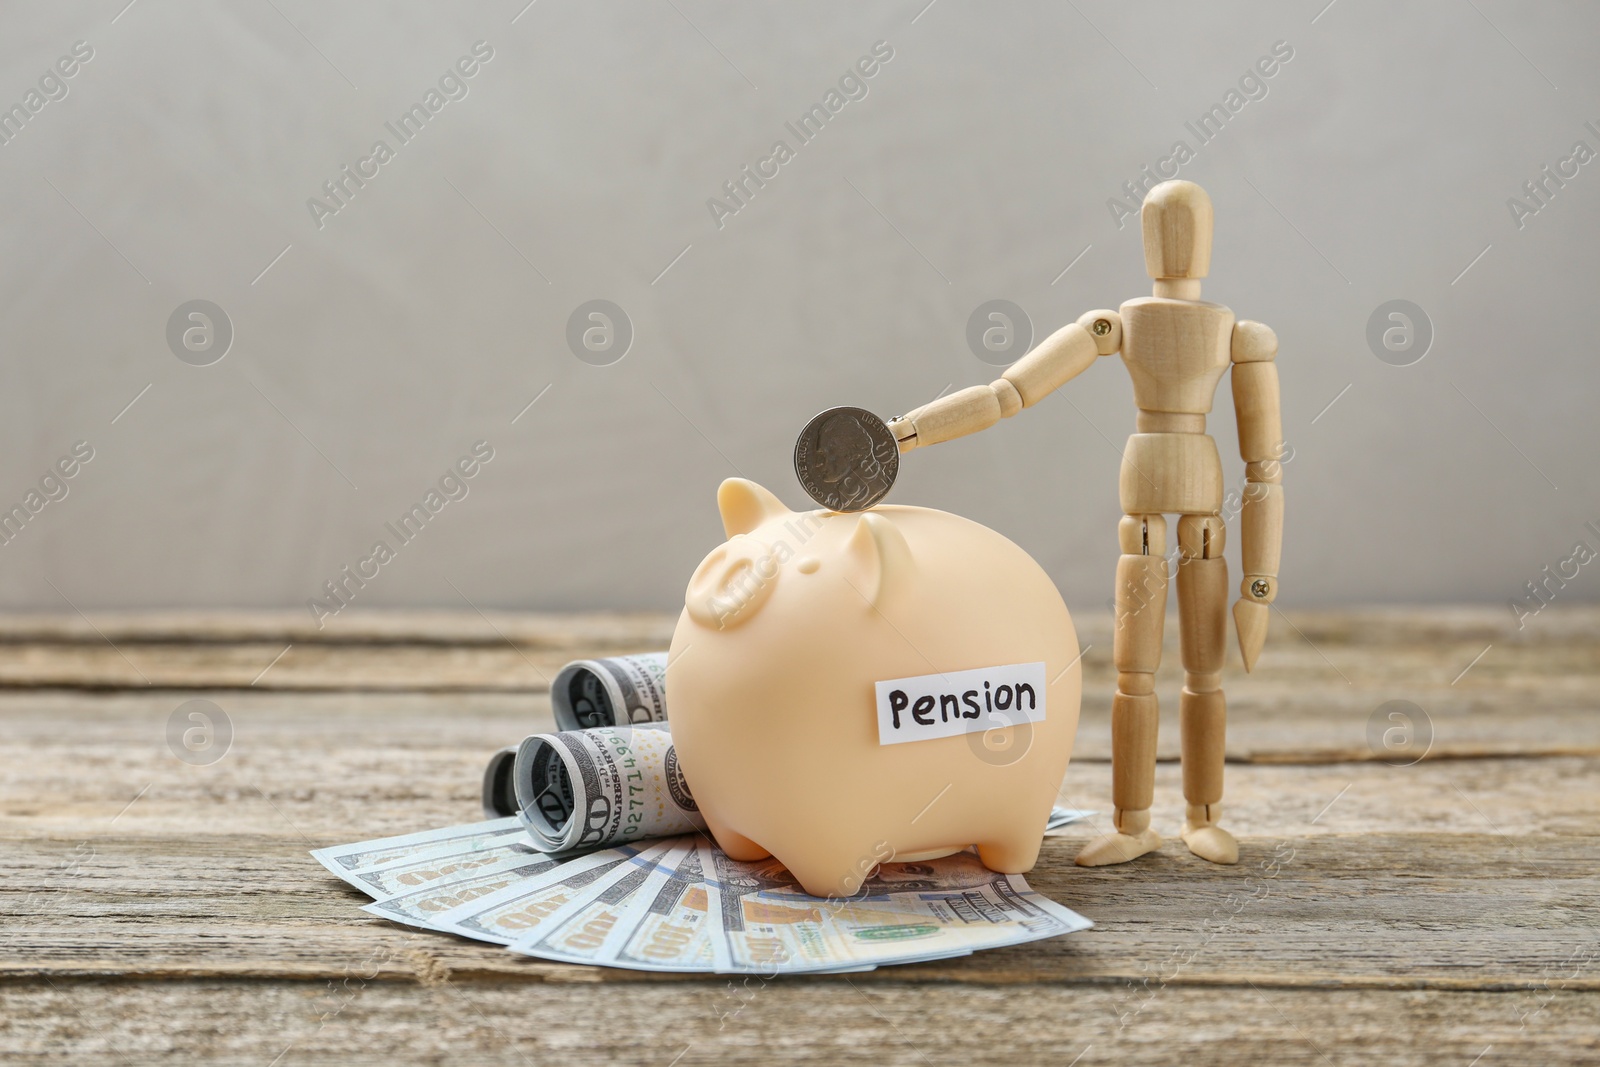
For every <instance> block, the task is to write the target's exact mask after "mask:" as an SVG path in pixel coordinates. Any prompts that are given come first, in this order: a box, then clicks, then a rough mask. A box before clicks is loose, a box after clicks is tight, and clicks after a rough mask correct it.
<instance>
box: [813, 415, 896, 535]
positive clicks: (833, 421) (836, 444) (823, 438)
mask: <svg viewBox="0 0 1600 1067" xmlns="http://www.w3.org/2000/svg"><path fill="white" fill-rule="evenodd" d="M794 473H795V475H796V476H797V477H799V479H800V484H801V485H802V486H803V487H805V491H806V492H807V493H809V494H810V496H811V499H812V500H815V501H816V502H817V503H819V504H821V505H822V506H823V507H825V508H827V509H828V510H829V511H865V510H866V509H867V508H870V507H872V506H873V505H875V504H877V503H878V502H879V501H880V500H882V499H883V498H884V497H885V496H886V495H887V494H888V492H889V490H890V488H891V487H893V485H894V479H895V475H897V474H899V473H900V445H899V442H897V441H896V440H895V439H894V433H893V432H892V431H891V430H890V429H889V427H887V426H885V425H884V423H883V420H882V419H880V418H878V416H876V415H874V414H873V413H872V412H870V411H865V410H863V409H861V408H852V407H841V408H829V409H828V410H827V411H824V412H823V413H822V414H820V415H818V416H817V417H816V418H814V419H812V420H811V421H810V422H808V423H806V428H805V429H803V430H801V431H800V437H799V439H798V440H796V441H795V443H794Z"/></svg>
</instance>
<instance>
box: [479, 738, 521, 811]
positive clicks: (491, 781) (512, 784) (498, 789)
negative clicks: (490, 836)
mask: <svg viewBox="0 0 1600 1067" xmlns="http://www.w3.org/2000/svg"><path fill="white" fill-rule="evenodd" d="M516 762H517V746H516V745H507V746H506V747H505V748H502V749H501V750H500V751H499V752H496V753H495V754H494V755H492V756H490V757H489V765H488V766H487V767H485V768H484V769H483V817H484V818H485V819H503V818H505V817H506V816H507V815H512V816H515V815H516V814H517V785H516V779H515V778H513V777H512V774H511V772H512V769H513V768H514V767H515V766H516Z"/></svg>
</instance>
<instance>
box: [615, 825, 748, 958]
mask: <svg viewBox="0 0 1600 1067" xmlns="http://www.w3.org/2000/svg"><path fill="white" fill-rule="evenodd" d="M688 844H689V846H690V847H687V848H686V849H685V850H684V853H683V855H682V857H681V858H680V859H679V860H678V862H677V865H676V866H675V867H673V868H672V869H671V870H670V871H669V872H668V873H667V875H666V877H665V878H663V879H662V880H661V882H660V884H659V885H658V887H657V888H656V890H655V893H654V894H653V895H651V896H648V897H642V898H641V899H640V901H639V902H638V905H637V907H638V911H637V912H636V913H634V914H630V915H628V916H627V917H626V918H625V921H624V922H623V923H622V927H623V929H624V930H625V931H626V933H625V934H624V935H623V936H622V937H621V938H619V939H618V942H617V943H616V945H615V946H614V950H613V952H612V954H611V955H610V956H609V957H607V960H606V962H607V963H610V964H612V965H613V966H617V967H627V968H629V969H632V970H636V971H702V972H703V971H719V970H727V969H728V967H727V966H725V964H726V963H727V962H728V958H727V953H726V952H725V951H724V950H723V947H722V940H721V938H720V936H719V931H718V929H717V927H716V924H715V922H714V919H715V917H716V916H717V915H719V914H720V913H721V899H720V896H719V895H718V894H717V887H716V886H715V885H713V884H712V883H710V882H709V881H707V880H706V877H705V871H706V870H707V869H709V868H710V867H711V865H712V863H713V859H712V846H711V845H710V844H709V843H708V842H707V841H706V840H705V838H702V837H697V838H691V839H690V840H689V842H688Z"/></svg>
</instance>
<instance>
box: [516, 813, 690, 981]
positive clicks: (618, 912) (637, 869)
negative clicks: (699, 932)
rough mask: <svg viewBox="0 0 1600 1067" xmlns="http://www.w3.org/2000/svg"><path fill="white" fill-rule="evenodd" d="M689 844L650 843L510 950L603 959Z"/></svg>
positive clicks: (574, 958)
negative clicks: (637, 907)
mask: <svg viewBox="0 0 1600 1067" xmlns="http://www.w3.org/2000/svg"><path fill="white" fill-rule="evenodd" d="M692 851H693V846H691V845H688V844H683V843H679V842H676V841H669V842H663V843H661V844H658V845H655V846H652V847H651V848H648V849H646V850H645V851H643V852H640V853H639V854H638V855H637V856H634V857H632V858H631V859H628V860H625V861H623V862H622V863H619V864H617V865H616V867H614V868H612V869H611V871H609V872H608V873H607V874H606V875H605V877H604V878H602V879H600V880H598V881H597V882H595V883H594V885H593V887H592V888H591V889H590V890H589V891H588V892H586V893H584V894H583V895H581V896H578V897H576V898H574V899H573V900H572V901H571V902H570V903H568V904H566V905H565V906H563V907H562V908H561V910H560V911H559V912H557V913H555V914H553V915H551V916H550V918H549V920H548V921H546V922H544V923H541V924H540V925H539V928H538V929H537V930H535V931H533V932H532V933H530V934H527V935H525V936H523V937H521V938H518V939H517V940H516V941H515V942H513V943H512V944H511V946H510V947H511V951H512V952H519V953H522V954H523V955H527V956H538V957H540V958H541V959H547V960H561V961H565V962H568V963H604V962H605V961H606V960H607V958H608V957H609V956H611V955H612V954H613V953H614V952H615V951H616V946H617V944H618V943H619V942H620V941H621V940H622V939H623V937H624V936H626V934H627V933H628V927H627V926H626V925H624V923H625V921H626V917H627V916H628V915H629V913H630V912H633V911H635V910H636V907H635V905H636V904H638V905H642V904H643V903H644V902H645V901H646V900H648V899H649V898H650V897H652V896H654V895H655V894H656V892H658V891H659V889H660V886H661V885H662V883H664V882H665V881H666V880H667V877H668V875H669V874H670V873H671V872H672V871H673V870H674V869H676V868H677V866H678V864H679V863H680V862H681V861H682V859H683V858H684V857H685V856H687V855H689V854H690V853H691V852H692Z"/></svg>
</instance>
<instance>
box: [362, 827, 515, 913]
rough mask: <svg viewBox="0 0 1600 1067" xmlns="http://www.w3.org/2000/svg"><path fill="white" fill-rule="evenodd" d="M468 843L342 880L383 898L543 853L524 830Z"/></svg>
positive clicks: (443, 847)
mask: <svg viewBox="0 0 1600 1067" xmlns="http://www.w3.org/2000/svg"><path fill="white" fill-rule="evenodd" d="M468 845H469V847H462V846H461V845H457V844H450V845H445V846H442V847H439V848H434V849H430V850H428V851H427V852H424V853H422V854H421V855H418V856H402V857H401V858H399V859H395V860H390V861H389V862H388V863H380V864H378V865H377V866H376V867H368V868H366V869H364V870H360V871H351V872H349V873H348V874H347V875H346V876H345V881H347V882H349V883H350V884H351V885H353V886H355V887H356V888H357V889H359V890H361V891H362V892H363V893H366V894H367V895H368V896H370V897H374V898H377V899H382V898H384V897H392V896H397V895H399V894H401V893H408V892H411V891H413V890H417V889H421V888H423V887H425V886H430V885H437V884H439V883H441V882H454V881H456V880H458V879H460V878H464V877H466V876H467V875H469V874H472V873H474V872H476V871H481V870H486V869H488V868H490V867H494V866H496V865H497V864H500V863H501V862H502V861H504V860H507V859H518V858H520V859H538V858H540V857H542V856H543V855H544V854H543V853H542V852H540V851H539V850H538V849H536V848H534V847H533V846H532V845H530V844H528V839H527V835H526V834H520V833H519V834H502V835H500V836H498V837H493V838H489V839H488V840H486V841H482V842H469V843H468Z"/></svg>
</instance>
